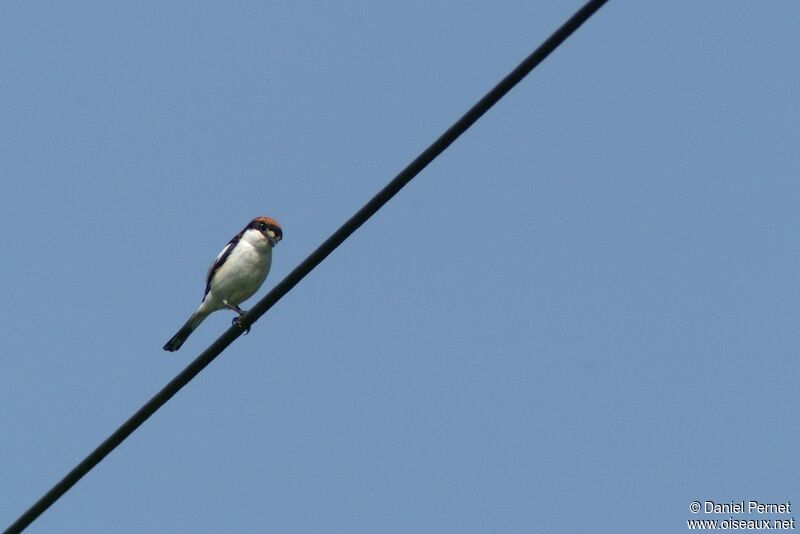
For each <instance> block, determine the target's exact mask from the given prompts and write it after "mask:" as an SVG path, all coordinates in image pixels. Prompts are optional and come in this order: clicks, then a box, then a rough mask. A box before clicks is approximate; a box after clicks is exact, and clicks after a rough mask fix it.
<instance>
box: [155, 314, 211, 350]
mask: <svg viewBox="0 0 800 534" xmlns="http://www.w3.org/2000/svg"><path fill="white" fill-rule="evenodd" d="M205 318H206V317H205V315H203V316H198V315H197V314H196V313H195V314H193V315H192V316H191V317H189V320H188V321H186V324H185V325H183V326H182V327H181V329H180V330H178V333H177V334H175V335H174V336H172V339H170V340H169V341H167V344H166V345H164V350H166V351H169V352H175V351H176V350H178V349H179V348H181V345H183V342H184V341H186V338H188V337H189V335H190V334H191V333H192V332H194V329H195V328H197V325H199V324H200V323H202V322H203V319H205Z"/></svg>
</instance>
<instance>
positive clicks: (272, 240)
mask: <svg viewBox="0 0 800 534" xmlns="http://www.w3.org/2000/svg"><path fill="white" fill-rule="evenodd" d="M280 240H281V238H280V237H279V236H278V235H276V234H275V233H274V232H270V233H268V234H267V241H269V244H270V246H273V247H274V246H275V245H277V244H278V241H280Z"/></svg>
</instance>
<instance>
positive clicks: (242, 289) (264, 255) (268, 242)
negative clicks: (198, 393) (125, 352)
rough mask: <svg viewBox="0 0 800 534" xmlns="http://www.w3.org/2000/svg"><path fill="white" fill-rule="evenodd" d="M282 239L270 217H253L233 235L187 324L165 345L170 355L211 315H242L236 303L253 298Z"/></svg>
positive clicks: (279, 228) (280, 232) (217, 260)
mask: <svg viewBox="0 0 800 534" xmlns="http://www.w3.org/2000/svg"><path fill="white" fill-rule="evenodd" d="M282 238H283V231H282V230H281V226H280V225H279V224H278V222H277V221H276V220H274V219H270V218H269V217H256V218H255V219H253V220H252V221H250V224H248V225H247V226H245V227H244V229H243V230H242V231H241V232H239V233H238V234H236V235H235V236H234V237H233V239H231V240H230V242H228V244H227V245H225V248H223V249H222V252H220V253H219V255H218V256H217V258H216V259H215V260H214V263H213V264H212V265H211V268H210V269H209V270H208V274H207V275H206V292H205V294H204V295H203V301H202V302H201V303H200V306H199V307H198V308H197V311H195V312H194V313H193V314H192V316H191V317H189V320H188V321H186V324H185V325H183V326H182V327H181V329H180V330H178V333H177V334H175V335H174V336H172V339H170V340H169V341H167V344H166V345H164V350H168V351H170V352H173V351H176V350H178V349H179V348H181V345H183V342H184V341H186V338H188V337H189V334H191V333H192V332H193V331H194V329H195V328H197V326H198V325H199V324H200V323H202V322H203V319H205V318H206V317H208V315H209V314H210V313H211V312H215V311H217V310H221V309H222V308H228V309H229V310H233V311H235V312H236V313H238V314H239V317H237V318H235V319H234V320H233V322H234V323H236V322H237V321H238V320H239V319H240V318H241V317H242V316H243V315H244V314H245V312H244V311H243V310H242V309H241V308H239V304H241V303H242V302H244V301H245V300H247V299H249V298H250V297H252V296H253V294H254V293H255V292H256V291H258V288H259V287H261V284H263V283H264V280H266V278H267V274H268V273H269V267H270V265H271V264H272V247H274V246H275V245H277V244H278V241H280V240H281V239H282Z"/></svg>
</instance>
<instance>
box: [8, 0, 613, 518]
mask: <svg viewBox="0 0 800 534" xmlns="http://www.w3.org/2000/svg"><path fill="white" fill-rule="evenodd" d="M607 1H608V0H591V1H589V2H587V3H586V4H585V5H584V6H583V7H582V8H581V9H579V10H578V11H577V12H575V14H574V15H572V17H570V18H569V20H567V21H566V22H565V23H564V24H563V25H562V26H561V27H560V28H558V29H557V30H556V31H555V32H554V33H553V34H552V35H551V36H550V37H548V38H547V40H546V41H545V42H544V43H542V44H541V45H540V46H539V47H538V48H537V49H536V50H534V51H533V52H532V53H531V55H529V56H528V57H527V58H525V59H524V60H523V61H522V63H520V64H519V65H518V66H517V67H516V68H515V69H514V70H513V71H511V73H509V74H508V75H507V76H506V77H505V78H503V79H502V80H501V81H500V83H498V84H497V85H496V86H495V87H494V88H493V89H492V90H491V91H489V92H488V93H486V95H485V96H484V97H483V98H481V99H480V100H479V101H478V103H477V104H475V105H474V106H472V108H470V110H469V111H467V112H466V113H465V114H464V115H463V116H462V117H461V118H460V119H459V120H458V121H456V123H455V124H453V125H452V126H451V127H450V128H449V129H448V130H447V131H446V132H444V133H443V134H442V135H441V136H440V137H439V138H438V139H437V140H436V141H434V142H433V144H431V145H430V146H429V147H428V148H427V149H425V151H424V152H422V153H421V154H420V155H419V156H417V158H416V159H415V160H414V161H412V162H411V163H410V164H409V165H408V166H407V167H406V168H405V169H403V170H402V171H400V173H399V174H398V175H397V176H395V177H394V178H393V179H392V181H391V182H389V183H388V184H387V185H386V187H384V188H383V189H382V190H381V191H380V192H379V193H378V194H377V195H375V196H374V197H372V199H370V201H369V202H367V203H366V204H365V205H364V207H362V208H361V209H360V210H358V212H357V213H356V214H355V215H353V216H352V217H350V219H349V220H348V221H347V222H345V223H344V224H343V225H342V226H341V227H340V228H339V229H338V230H336V231H335V232H334V233H333V234H332V235H331V236H330V237H329V238H328V239H326V240H325V242H323V243H322V244H321V245H320V246H319V247H317V249H316V250H315V251H314V252H312V253H311V255H310V256H308V257H307V258H306V259H305V260H303V262H302V263H300V265H298V266H297V267H295V269H294V270H293V271H292V272H290V273H289V274H288V275H287V276H286V277H285V278H284V279H283V280H281V281H280V283H278V285H276V286H275V287H274V288H273V289H272V291H270V292H269V293H267V295H266V296H264V298H262V299H261V300H260V301H259V302H258V303H256V305H255V306H253V308H252V309H251V310H250V311H249V312H248V313H247V315H245V316H244V317H243V318H242V322H241V324H242V326H249V325H251V324H253V323H254V322H256V321H257V320H258V319H259V318H260V317H261V316H262V315H264V313H266V312H267V310H269V309H270V308H271V307H272V306H274V305H275V303H276V302H278V300H280V299H281V298H282V297H283V296H284V295H285V294H286V293H288V292H289V291H290V290H291V289H292V288H293V287H294V286H296V285H297V284H298V283H299V282H300V280H302V279H303V278H304V277H305V276H306V275H307V274H308V273H310V272H311V271H312V270H313V269H314V268H315V267H316V266H317V265H319V264H320V263H321V262H322V261H323V260H324V259H325V258H327V257H328V255H329V254H330V253H331V252H333V251H334V250H335V249H336V248H337V247H338V246H339V245H341V244H342V243H343V242H344V240H345V239H347V238H348V237H350V235H351V234H352V233H353V232H355V231H356V230H357V229H358V228H359V227H360V226H361V225H362V224H364V223H365V222H366V221H367V220H368V219H369V218H370V217H372V216H373V215H375V213H376V212H377V211H378V210H379V209H380V208H381V207H383V205H384V204H386V203H387V202H388V201H389V200H391V198H392V197H393V196H395V195H396V194H397V193H398V192H399V191H400V190H401V189H402V188H403V187H404V186H405V185H406V184H407V183H408V182H410V181H411V180H412V179H413V178H414V177H415V176H416V175H417V174H419V173H420V171H422V169H424V168H425V167H426V166H427V165H428V164H429V163H430V162H431V161H433V160H434V159H435V158H436V157H437V156H439V155H440V154H441V153H442V152H444V150H445V149H446V148H447V147H448V146H450V145H451V144H452V143H453V142H454V141H455V140H456V139H457V138H458V137H459V136H460V135H461V134H462V133H464V132H465V131H466V130H467V129H468V128H469V127H470V126H472V125H473V124H474V123H475V122H476V121H477V120H478V119H479V118H481V116H482V115H483V114H484V113H486V112H487V111H488V110H489V109H490V108H491V107H492V106H493V105H495V104H496V103H497V102H498V101H499V100H500V99H501V98H503V96H505V95H506V93H508V92H509V91H510V90H511V89H512V88H513V87H514V86H515V85H517V83H519V82H520V81H521V80H522V79H523V78H524V77H525V76H526V75H527V74H528V73H530V72H531V71H532V70H533V69H534V68H535V67H536V66H537V65H538V64H539V63H541V62H542V61H543V60H544V59H545V58H546V57H547V56H549V55H550V53H551V52H552V51H553V50H555V49H556V48H557V47H558V46H559V45H560V44H561V43H563V42H564V41H565V40H566V39H567V38H568V37H569V36H570V35H572V33H573V32H575V30H577V29H578V28H579V27H580V26H581V24H583V23H584V22H586V20H588V19H589V17H591V16H592V15H593V14H594V13H595V12H597V10H598V9H600V8H601V7H602V6H603V4H605V3H606V2H607ZM242 332H243V329H242V327H241V326H232V327H230V328H229V329H228V330H227V331H226V332H225V333H223V334H222V335H221V336H220V337H219V338H218V339H217V340H216V341H214V343H212V344H211V346H209V347H208V348H207V349H206V350H205V351H203V352H202V354H200V356H198V357H197V358H196V359H195V360H194V361H193V362H192V363H190V364H189V365H188V366H187V367H186V368H185V369H184V370H183V371H181V372H180V373H179V374H178V375H177V376H176V377H175V378H173V379H172V380H171V381H170V382H169V383H168V384H167V385H166V386H164V388H163V389H162V390H161V391H159V392H158V393H156V394H155V395H154V396H153V398H151V399H150V400H149V401H147V403H146V404H145V405H144V406H142V407H141V408H140V409H139V410H138V411H137V412H136V413H134V414H133V415H132V416H131V417H130V418H129V419H128V420H127V421H125V422H124V423H123V424H122V425H121V426H120V427H119V428H118V429H117V430H116V431H114V433H113V434H111V435H110V436H109V437H108V438H107V439H106V440H105V441H104V442H103V443H101V444H100V445H99V446H98V447H97V448H96V449H95V450H94V451H92V452H91V453H90V454H89V455H88V456H87V457H86V458H85V459H84V460H83V461H82V462H81V463H79V464H78V465H77V466H75V468H73V469H72V471H70V472H69V473H67V475H66V476H65V477H64V478H63V479H61V480H60V481H59V482H58V483H57V484H56V485H55V486H53V487H52V488H51V489H50V491H48V492H47V493H45V494H44V495H43V496H42V497H41V498H40V499H39V500H38V501H36V502H35V503H34V504H33V505H32V506H31V507H30V508H29V509H28V510H26V511H25V513H23V514H22V515H21V516H20V517H19V518H18V519H17V520H16V521H14V523H12V524H11V526H9V527H8V529H7V530H6V531H5V534H11V533H17V532H21V531H22V530H23V529H25V528H26V527H28V526H29V525H30V524H31V523H32V522H33V521H34V520H35V519H36V518H37V517H39V516H40V515H41V514H42V513H43V512H44V511H45V510H47V509H48V508H49V507H50V506H51V505H52V504H53V503H54V502H56V501H57V500H58V499H59V498H60V497H61V496H62V495H64V493H66V492H67V491H68V490H69V489H70V488H71V487H72V486H74V485H75V483H77V482H78V481H79V480H80V479H81V478H82V477H83V476H84V475H85V474H86V473H88V472H89V471H90V470H91V469H92V468H93V467H94V466H96V465H97V464H98V463H100V461H102V460H103V458H105V457H106V456H107V455H108V454H109V453H110V452H111V451H113V450H114V449H115V448H116V447H117V446H118V445H119V444H120V443H122V442H123V441H124V440H125V439H126V438H127V437H128V436H130V435H131V434H132V433H133V432H134V431H135V430H136V429H137V428H139V426H140V425H141V424H142V423H144V422H145V421H146V420H147V419H148V418H149V417H150V416H151V415H153V414H154V413H155V412H156V411H157V410H158V409H159V408H161V406H163V405H164V404H165V403H166V402H167V401H168V400H169V399H170V398H172V396H173V395H175V394H176V393H177V392H178V391H179V390H180V389H181V388H182V387H183V386H185V385H186V384H188V383H189V381H190V380H191V379H192V378H194V377H195V376H197V374H198V373H200V371H202V370H203V369H204V368H205V367H206V366H207V365H208V364H210V363H211V362H212V361H213V360H214V358H216V357H217V356H219V354H220V353H221V352H222V351H223V350H225V349H226V348H227V347H228V345H230V344H231V343H232V342H233V341H234V340H235V339H236V338H237V337H239V336H240V335H241V334H242Z"/></svg>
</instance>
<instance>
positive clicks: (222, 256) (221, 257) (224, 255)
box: [203, 230, 244, 299]
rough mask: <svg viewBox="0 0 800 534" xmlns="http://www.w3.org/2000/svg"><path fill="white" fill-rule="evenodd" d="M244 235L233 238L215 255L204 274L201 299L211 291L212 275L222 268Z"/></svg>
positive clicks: (240, 234)
mask: <svg viewBox="0 0 800 534" xmlns="http://www.w3.org/2000/svg"><path fill="white" fill-rule="evenodd" d="M243 234H244V230H242V231H241V232H239V233H238V234H236V235H235V236H233V239H231V240H230V241H228V244H227V245H225V248H223V249H222V251H221V252H220V253H219V254H217V257H216V258H215V259H214V263H212V264H211V267H210V268H209V269H208V274H206V292H205V293H203V298H204V299H205V298H206V295H208V292H209V291H210V290H211V279H212V278H213V277H214V273H216V272H217V271H218V270H219V268H220V267H222V266H223V265H224V264H225V262H226V261H227V259H228V256H230V255H231V251H232V250H233V247H235V246H236V243H238V242H239V240H240V239H241V238H242V235H243Z"/></svg>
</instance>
